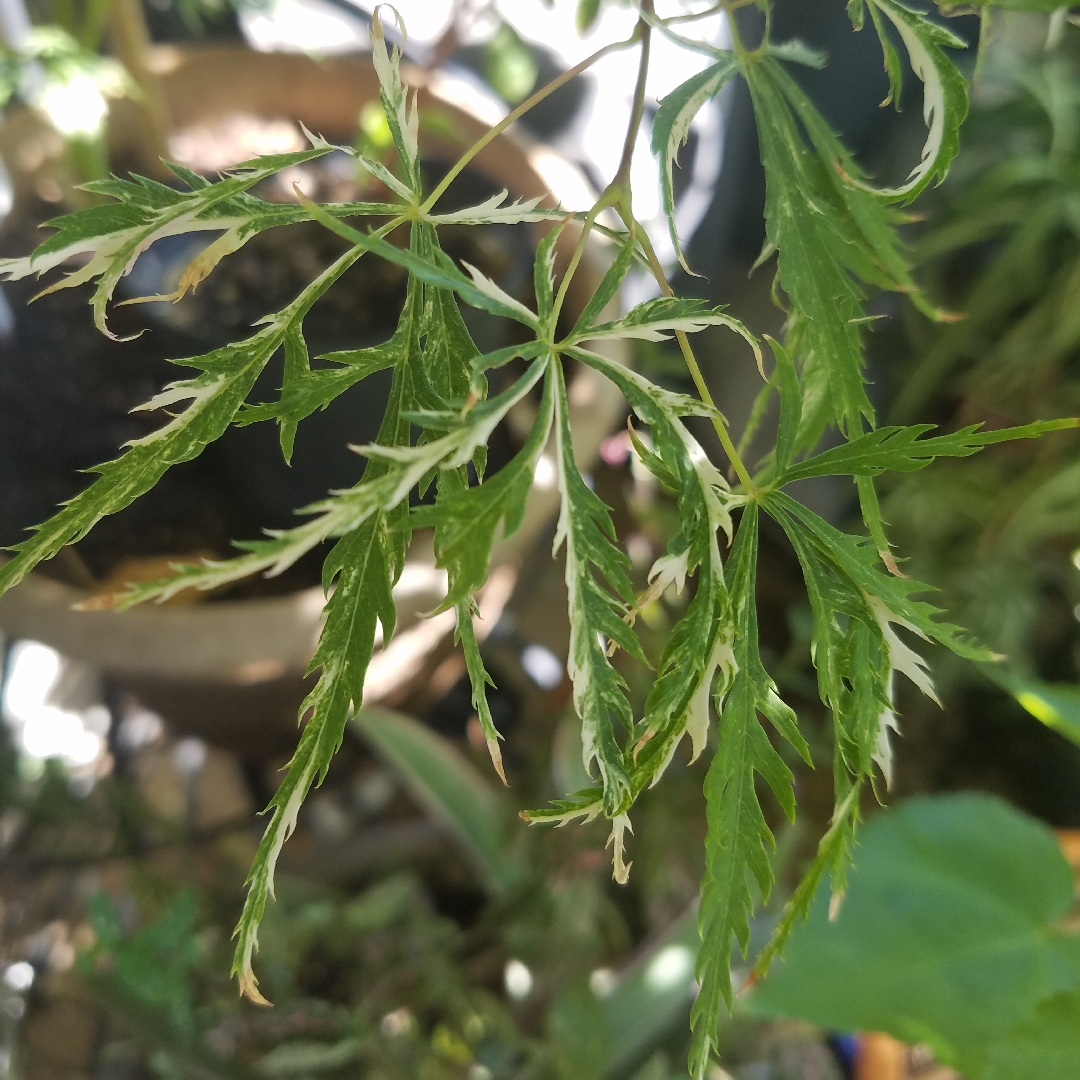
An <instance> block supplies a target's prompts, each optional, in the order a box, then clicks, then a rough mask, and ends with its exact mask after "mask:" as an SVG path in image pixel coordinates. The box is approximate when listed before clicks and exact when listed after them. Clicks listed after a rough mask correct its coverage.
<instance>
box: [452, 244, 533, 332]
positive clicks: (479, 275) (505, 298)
mask: <svg viewBox="0 0 1080 1080" xmlns="http://www.w3.org/2000/svg"><path fill="white" fill-rule="evenodd" d="M461 265H462V266H464V267H465V269H466V270H468V271H469V277H471V278H472V282H473V284H474V285H475V286H476V287H477V288H478V289H479V290H480V291H481V292H482V293H483V294H484V295H485V296H489V297H490V298H491V299H492V300H494V301H496V302H497V303H499V304H502V305H504V306H505V307H508V308H510V309H511V310H512V311H516V312H517V313H518V315H519V316H520V317H521V319H522V321H523V322H525V323H526V325H528V326H531V327H532V328H533V329H534V330H535V329H536V328H537V326H538V325H539V324H538V322H537V318H536V315H535V313H533V312H531V311H530V310H529V309H528V308H527V307H526V306H525V305H524V304H523V303H522V302H521V301H520V300H515V299H514V298H513V297H512V296H511V295H510V294H509V293H508V292H507V291H506V290H505V289H503V288H502V287H501V286H499V285H497V284H496V283H495V282H494V281H492V280H491V278H489V277H488V276H487V275H486V274H485V273H483V272H482V271H480V270H478V269H477V268H476V267H475V266H473V264H472V263H470V262H466V261H465V260H464V259H462V260H461Z"/></svg>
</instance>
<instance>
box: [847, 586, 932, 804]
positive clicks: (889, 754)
mask: <svg viewBox="0 0 1080 1080" xmlns="http://www.w3.org/2000/svg"><path fill="white" fill-rule="evenodd" d="M864 595H865V596H866V602H867V603H868V604H869V605H870V610H871V611H873V613H874V618H875V619H876V620H877V624H878V628H879V629H880V631H881V636H882V638H883V639H884V641H885V647H886V649H887V650H888V657H889V666H890V668H891V670H890V672H889V675H888V680H887V686H888V695H889V704H890V706H891V705H892V701H893V683H894V681H895V673H896V672H898V671H899V672H902V673H903V674H904V675H906V676H907V677H908V678H909V679H910V680H911V681H912V682H913V683H914V684H915V685H916V686H917V687H918V688H919V689H920V690H921V691H922V692H923V693H924V694H925V695H926V696H927V697H928V698H930V700H931V701H933V702H935V703H936V704H937V705H939V706H940V705H941V702H940V701H939V700H938V696H937V693H936V691H935V690H934V682H933V680H932V679H931V678H930V673H929V671H927V663H926V660H924V659H923V657H921V656H920V655H919V654H918V653H917V652H915V650H914V649H912V648H910V647H909V646H907V645H906V644H905V643H904V642H903V641H901V640H900V637H899V635H898V634H897V633H896V631H895V630H894V629H893V628H892V624H893V623H896V625H897V626H902V627H903V628H904V629H905V630H909V631H910V632H911V633H913V634H917V635H918V636H919V637H921V638H922V639H923V640H924V641H925V640H927V637H926V634H924V633H923V632H922V631H921V630H920V629H919V628H918V627H917V626H912V624H911V623H910V622H908V621H907V620H906V619H902V618H900V617H899V616H898V615H896V614H895V613H894V612H893V611H891V610H890V609H889V607H888V606H887V605H886V604H885V603H884V602H883V601H882V600H881V599H880V598H879V597H876V596H870V595H867V594H864ZM899 731H900V722H899V719H898V718H897V715H896V713H895V712H894V711H893V709H892V708H891V707H887V708H884V709H882V711H881V716H880V717H879V719H878V730H877V743H876V746H875V748H874V751H873V755H872V756H873V759H874V761H875V762H876V763H877V766H878V768H880V769H881V775H882V776H883V777H884V778H885V786H886V787H887V788H891V787H892V779H893V749H892V739H891V735H890V733H891V732H899Z"/></svg>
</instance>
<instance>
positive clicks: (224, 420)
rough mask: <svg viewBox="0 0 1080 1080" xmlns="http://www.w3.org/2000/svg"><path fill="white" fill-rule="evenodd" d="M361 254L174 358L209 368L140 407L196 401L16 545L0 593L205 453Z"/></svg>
mask: <svg viewBox="0 0 1080 1080" xmlns="http://www.w3.org/2000/svg"><path fill="white" fill-rule="evenodd" d="M362 253H363V251H362V249H358V248H353V249H352V250H351V251H348V252H346V253H345V254H344V255H342V256H341V257H340V258H339V259H338V260H337V261H336V262H335V263H334V264H333V265H332V266H330V267H328V268H327V269H326V270H325V271H323V273H322V274H320V275H319V276H318V277H317V278H316V279H315V280H314V281H313V282H312V283H311V284H310V285H309V286H308V287H307V288H306V289H305V290H304V291H303V292H302V293H301V294H300V295H299V296H298V297H297V298H296V300H294V301H293V302H292V303H291V304H290V305H289V306H288V307H287V308H285V309H283V310H282V311H279V312H278V313H277V314H276V315H271V316H269V317H268V318H267V319H266V320H264V321H265V322H266V323H267V325H266V326H265V327H264V329H262V330H260V331H259V332H258V333H257V334H255V335H254V336H252V337H250V338H247V339H246V340H244V341H241V342H237V343H236V344H234V345H226V346H224V347H222V348H220V349H215V350H214V351H213V352H210V353H206V354H205V355H204V356H199V357H194V358H192V359H188V360H178V361H174V363H177V364H179V365H181V366H183V367H194V368H198V369H200V370H201V371H202V374H201V375H199V376H197V377H196V378H194V379H186V380H183V381H181V382H175V383H171V384H170V385H169V386H167V387H165V389H164V390H163V391H162V392H161V393H160V394H157V395H156V396H155V397H153V398H152V399H151V400H150V401H148V402H147V403H146V404H145V405H142V406H140V408H141V409H143V410H152V409H160V408H164V407H165V406H168V405H172V404H174V403H176V402H178V401H190V404H189V405H188V406H187V407H186V408H184V409H183V411H182V412H180V413H178V414H177V415H176V416H174V417H173V419H171V420H170V421H169V422H168V423H167V424H165V425H164V426H163V427H161V428H159V429H158V430H157V431H155V432H152V433H151V434H150V435H146V436H144V437H143V438H141V439H136V440H133V441H132V442H131V443H129V444H128V445H129V449H128V450H127V452H126V453H124V454H123V455H122V456H121V457H119V458H117V459H115V460H114V461H110V462H107V463H105V464H104V465H99V466H98V467H97V468H96V469H95V470H93V471H94V472H97V473H98V474H99V475H98V479H97V480H95V481H94V482H93V483H92V484H91V485H90V486H89V487H88V488H86V489H85V490H84V491H82V492H81V493H80V494H78V495H76V496H75V497H74V498H73V499H71V500H69V501H68V502H67V503H66V504H65V505H64V507H63V509H61V510H60V511H59V512H58V513H57V514H55V515H54V516H53V517H51V518H50V519H49V520H48V521H46V522H45V524H43V525H41V526H39V527H38V528H37V529H36V530H35V532H34V535H33V536H32V537H30V539H28V540H24V541H23V542H22V543H20V544H17V545H16V546H15V547H14V548H13V549H12V550H14V551H15V552H16V553H17V554H16V557H15V558H14V559H11V560H10V561H9V562H8V563H6V564H5V565H4V566H3V567H2V568H0V593H2V592H5V591H6V590H7V589H9V588H11V587H12V586H13V585H15V584H17V583H18V582H19V581H21V580H22V579H23V578H24V577H25V576H26V575H27V574H28V573H29V572H30V571H31V570H33V568H34V567H35V566H37V564H38V563H40V562H42V561H43V560H44V559H51V558H52V557H53V556H54V555H55V554H56V553H57V552H58V551H59V550H60V549H61V548H62V547H64V545H65V544H69V543H72V542H74V541H76V540H79V539H81V538H82V537H83V536H85V535H86V534H87V533H88V532H89V531H90V529H91V528H92V527H93V526H94V525H95V524H96V523H97V522H98V521H100V520H101V519H102V518H103V517H105V516H106V515H108V514H115V513H116V512H117V511H119V510H123V509H124V507H126V506H129V505H130V504H131V503H132V502H134V501H135V499H137V498H138V497H139V496H140V495H142V494H144V493H145V492H147V491H149V490H150V488H152V487H153V486H154V485H155V484H156V483H157V482H158V480H159V479H160V478H161V477H162V476H163V475H164V474H165V472H166V471H167V470H168V469H169V468H170V467H171V466H173V465H175V464H178V463H179V462H182V461H190V460H191V459H192V458H195V457H198V456H199V454H201V453H202V451H203V450H204V449H205V448H206V447H207V446H208V445H209V444H210V443H212V442H213V441H214V440H215V439H218V438H220V437H221V435H222V434H224V432H225V430H226V429H227V428H228V426H229V424H230V422H231V421H232V419H233V417H234V416H235V415H236V413H237V411H238V410H239V409H240V407H241V405H242V404H243V402H244V399H245V398H246V397H247V395H248V393H249V392H250V391H251V388H252V386H253V385H254V384H255V380H256V379H257V378H258V376H259V373H260V372H261V371H262V369H263V368H264V367H265V366H266V364H267V362H268V361H269V360H270V358H271V357H272V356H273V355H274V353H275V352H276V351H277V349H278V348H279V347H280V346H281V344H282V342H283V341H284V340H285V336H286V334H287V333H288V331H289V328H290V327H292V326H293V325H295V324H299V323H301V322H302V320H303V318H304V316H305V315H306V314H307V313H308V311H310V309H311V306H312V305H313V304H314V303H315V301H316V300H317V299H318V298H319V297H320V296H321V295H322V294H323V293H324V292H326V290H327V289H328V288H329V287H330V286H331V285H332V284H333V282H335V281H336V280H337V279H338V278H339V277H340V276H341V275H342V274H343V273H344V272H345V271H346V270H347V269H348V268H349V267H350V266H351V265H352V264H353V263H354V262H355V261H356V260H357V259H358V258H359V257H360V255H361V254H362Z"/></svg>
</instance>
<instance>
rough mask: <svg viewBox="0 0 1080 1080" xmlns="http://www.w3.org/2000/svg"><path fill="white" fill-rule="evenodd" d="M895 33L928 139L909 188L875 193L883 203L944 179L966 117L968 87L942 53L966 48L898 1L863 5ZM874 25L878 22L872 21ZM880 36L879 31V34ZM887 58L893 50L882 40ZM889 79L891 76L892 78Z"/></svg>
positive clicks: (908, 196) (871, 1)
mask: <svg viewBox="0 0 1080 1080" xmlns="http://www.w3.org/2000/svg"><path fill="white" fill-rule="evenodd" d="M867 3H869V4H871V5H873V7H874V8H876V9H877V10H878V11H880V12H881V13H882V14H883V15H884V16H885V17H886V18H887V19H888V20H889V21H890V22H891V23H892V24H893V26H894V27H895V28H896V31H897V33H898V34H899V35H900V39H901V40H902V41H903V43H904V46H905V48H906V49H907V53H908V62H909V63H910V64H911V70H912V71H913V72H914V73H915V75H916V76H917V77H918V78H919V79H920V80H921V81H922V84H923V119H924V121H925V122H926V127H927V135H926V142H925V143H924V144H923V148H922V154H921V160H920V162H919V164H918V165H917V166H916V167H915V168H914V169H913V170H912V171H911V175H910V176H909V177H908V179H907V182H906V183H904V184H901V185H900V186H899V187H895V188H883V189H877V191H878V194H880V195H882V196H884V197H886V198H895V199H904V200H905V201H906V200H909V199H913V198H915V196H916V195H918V194H919V192H920V191H922V190H923V188H925V187H926V186H927V185H928V184H930V183H931V181H933V179H934V177H935V176H936V177H937V178H938V179H939V180H941V179H944V177H945V174H946V173H947V172H948V171H949V165H950V164H951V163H952V160H953V158H955V157H956V154H957V152H958V150H959V148H960V140H959V131H960V125H961V124H963V122H964V119H965V117H966V116H967V111H968V92H967V84H966V83H965V82H964V78H963V76H962V75H961V74H960V72H959V71H957V69H956V65H955V64H954V63H953V62H952V61H951V60H950V59H949V57H948V56H947V55H946V54H945V53H944V52H943V51H942V46H945V47H947V48H951V49H963V48H966V43H965V42H964V41H963V40H962V39H961V38H958V37H957V36H956V35H955V34H953V33H952V32H951V31H949V30H946V29H945V27H943V26H941V25H940V24H939V23H936V22H933V21H932V20H931V19H930V18H928V17H927V16H926V15H925V14H924V13H923V12H921V11H916V10H914V9H912V8H909V7H907V6H906V5H905V4H901V3H898V0H867ZM874 22H875V25H878V23H877V20H876V19H875V20H874ZM879 31H880V28H879ZM882 48H883V49H885V51H886V52H885V55H886V57H887V58H888V57H889V50H890V49H891V48H892V46H891V44H890V43H889V42H888V41H887V40H885V39H883V40H882ZM890 75H891V72H890Z"/></svg>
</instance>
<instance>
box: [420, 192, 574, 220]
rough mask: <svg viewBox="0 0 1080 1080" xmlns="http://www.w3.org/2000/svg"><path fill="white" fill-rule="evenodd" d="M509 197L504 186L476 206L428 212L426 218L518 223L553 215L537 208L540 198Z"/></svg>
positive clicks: (548, 211) (543, 218)
mask: <svg viewBox="0 0 1080 1080" xmlns="http://www.w3.org/2000/svg"><path fill="white" fill-rule="evenodd" d="M507 197H508V192H507V191H506V189H505V188H503V190H502V191H500V192H499V193H498V194H497V195H492V196H491V198H490V199H487V200H486V201H484V202H482V203H478V204H477V205H476V206H467V207H465V208H464V209H462V210H454V211H452V212H451V213H448V214H427V215H425V220H427V221H430V222H431V223H432V225H493V224H500V225H517V224H519V223H521V222H523V221H546V220H547V219H548V218H550V217H552V216H553V212H552V211H551V210H538V209H537V207H538V206H539V205H540V202H541V200H540V198H535V199H519V200H517V202H511V203H507V202H506V199H507ZM504 203H505V205H504Z"/></svg>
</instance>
